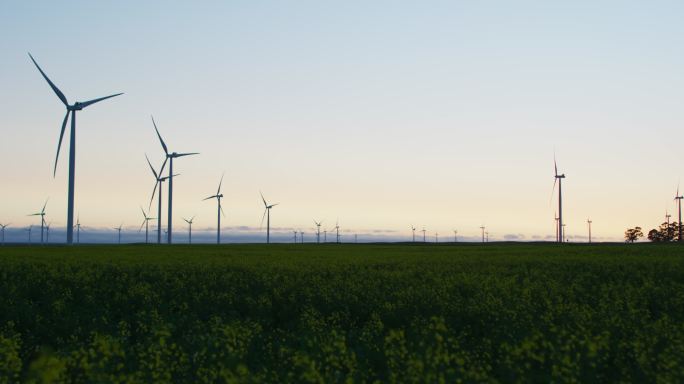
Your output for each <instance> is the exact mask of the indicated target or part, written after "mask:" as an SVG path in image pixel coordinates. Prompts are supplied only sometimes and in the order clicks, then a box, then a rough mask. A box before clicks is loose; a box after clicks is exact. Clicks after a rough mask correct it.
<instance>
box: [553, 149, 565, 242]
mask: <svg viewBox="0 0 684 384" xmlns="http://www.w3.org/2000/svg"><path fill="white" fill-rule="evenodd" d="M553 171H554V180H553V190H552V193H551V195H552V196H553V192H554V191H555V189H556V183H558V238H559V240H560V242H561V243H562V242H563V239H564V236H565V233H564V232H565V227H564V225H563V190H562V187H563V179H565V174H561V175H559V174H558V166H557V165H556V155H554V156H553Z"/></svg>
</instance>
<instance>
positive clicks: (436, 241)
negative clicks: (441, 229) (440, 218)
mask: <svg viewBox="0 0 684 384" xmlns="http://www.w3.org/2000/svg"><path fill="white" fill-rule="evenodd" d="M435 243H439V233H437V232H435Z"/></svg>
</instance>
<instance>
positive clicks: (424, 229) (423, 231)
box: [423, 227, 425, 243]
mask: <svg viewBox="0 0 684 384" xmlns="http://www.w3.org/2000/svg"><path fill="white" fill-rule="evenodd" d="M424 242H425V227H423V243H424Z"/></svg>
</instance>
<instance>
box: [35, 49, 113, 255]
mask: <svg viewBox="0 0 684 384" xmlns="http://www.w3.org/2000/svg"><path fill="white" fill-rule="evenodd" d="M29 57H30V58H31V61H33V64H35V66H36V68H38V71H40V74H41V75H43V78H45V81H47V82H48V84H49V85H50V88H52V90H53V91H54V92H55V94H56V95H57V97H59V99H60V100H61V101H62V103H63V104H64V106H65V107H66V115H65V116H64V121H63V122H62V130H61V131H60V134H59V142H58V143H57V156H55V167H54V171H53V177H54V176H55V175H56V174H57V160H59V149H60V147H61V146H62V138H64V131H65V130H66V125H67V121H68V120H69V114H71V131H70V139H69V140H70V142H69V192H68V198H67V244H73V240H74V183H75V178H76V111H80V110H82V109H83V108H85V107H87V106H89V105H92V104H95V103H97V102H100V101H102V100H106V99H109V98H112V97H115V96H119V95H122V93H117V94H114V95H109V96H105V97H100V98H97V99H93V100H89V101H85V102H79V101H76V102H74V104H72V105H69V102H68V101H67V98H66V96H64V94H63V93H62V91H60V90H59V88H57V86H56V85H55V84H54V83H53V82H52V81H51V80H50V79H49V78H48V77H47V75H46V74H45V72H43V70H42V69H41V68H40V66H39V65H38V63H36V60H34V59H33V56H31V54H30V53H29Z"/></svg>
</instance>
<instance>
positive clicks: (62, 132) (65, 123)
mask: <svg viewBox="0 0 684 384" xmlns="http://www.w3.org/2000/svg"><path fill="white" fill-rule="evenodd" d="M67 120H69V110H67V113H66V115H64V121H63V122H62V130H61V131H60V132H59V141H58V142H57V156H55V169H54V171H53V172H52V177H55V176H56V175H57V160H59V149H60V148H61V147H62V139H63V138H64V131H65V130H66V125H67Z"/></svg>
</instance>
